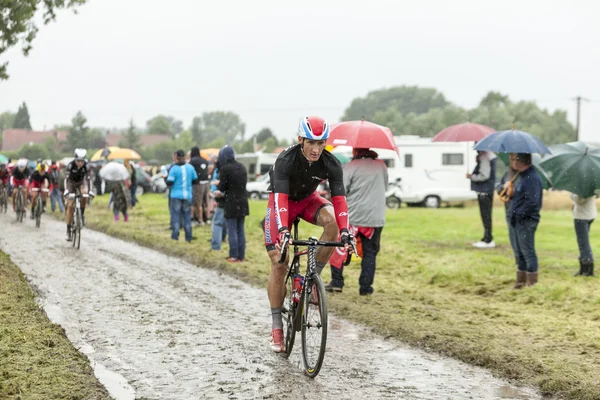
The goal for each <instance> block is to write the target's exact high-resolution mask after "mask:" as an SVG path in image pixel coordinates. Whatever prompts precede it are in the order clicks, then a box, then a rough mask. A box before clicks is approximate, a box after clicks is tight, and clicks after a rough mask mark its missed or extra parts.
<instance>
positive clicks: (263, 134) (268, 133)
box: [256, 128, 277, 144]
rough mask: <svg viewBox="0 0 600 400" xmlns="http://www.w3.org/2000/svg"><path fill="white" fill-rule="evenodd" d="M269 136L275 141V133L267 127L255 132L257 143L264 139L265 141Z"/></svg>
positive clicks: (262, 141)
mask: <svg viewBox="0 0 600 400" xmlns="http://www.w3.org/2000/svg"><path fill="white" fill-rule="evenodd" d="M270 138H274V139H275V142H277V138H275V135H273V132H272V131H271V130H270V129H269V128H262V129H261V130H260V131H259V132H258V133H257V134H256V142H257V143H261V144H262V143H264V142H265V141H267V139H270Z"/></svg>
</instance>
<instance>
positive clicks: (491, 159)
mask: <svg viewBox="0 0 600 400" xmlns="http://www.w3.org/2000/svg"><path fill="white" fill-rule="evenodd" d="M476 161H477V164H476V165H475V169H474V170H473V173H472V174H467V179H470V180H471V190H473V191H474V192H476V193H477V200H478V202H479V213H480V214H481V221H482V222H483V229H484V234H483V238H482V239H481V240H480V241H479V242H477V243H473V247H477V248H480V249H486V248H493V247H496V244H495V243H494V237H493V236H492V206H493V205H494V186H495V183H496V155H495V154H494V153H492V152H489V151H478V152H477V159H476Z"/></svg>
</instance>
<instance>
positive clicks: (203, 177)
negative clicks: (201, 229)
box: [190, 146, 210, 225]
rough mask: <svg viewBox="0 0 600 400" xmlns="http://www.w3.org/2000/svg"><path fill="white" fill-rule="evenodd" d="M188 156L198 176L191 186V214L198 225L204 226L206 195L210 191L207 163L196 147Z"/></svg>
mask: <svg viewBox="0 0 600 400" xmlns="http://www.w3.org/2000/svg"><path fill="white" fill-rule="evenodd" d="M190 156H191V158H190V164H191V165H192V166H193V167H194V169H195V170H196V174H197V175H198V179H197V180H196V181H195V182H193V184H192V191H193V200H192V203H193V204H192V214H193V215H194V216H195V218H196V221H197V223H198V224H199V225H204V224H205V223H206V221H207V220H208V193H209V191H210V185H209V179H208V161H207V160H206V159H204V158H202V156H200V149H199V148H198V147H196V146H194V147H192V149H191V150H190Z"/></svg>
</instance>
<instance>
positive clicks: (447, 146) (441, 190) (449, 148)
mask: <svg viewBox="0 0 600 400" xmlns="http://www.w3.org/2000/svg"><path fill="white" fill-rule="evenodd" d="M394 139H395V141H396V145H397V146H398V153H399V154H396V153H395V152H394V151H392V150H380V149H374V151H376V152H377V153H378V154H379V158H380V159H382V160H383V161H384V162H385V163H386V165H387V166H388V174H389V180H390V182H396V181H397V179H398V178H400V181H399V189H396V190H395V196H396V197H398V198H399V200H400V201H401V202H404V203H408V204H423V205H425V206H426V207H430V208H437V207H439V206H440V204H441V203H442V202H454V201H457V202H460V201H467V200H475V199H477V194H476V193H475V192H473V191H472V190H471V181H470V180H469V179H467V177H466V174H467V172H469V173H470V172H472V170H473V168H474V167H475V157H476V155H477V152H476V151H475V150H473V143H472V142H469V143H451V142H432V141H431V138H422V137H419V136H395V137H394ZM340 147H341V146H340ZM338 151H339V152H343V153H348V152H350V151H351V149H349V148H347V147H346V148H336V149H334V152H338Z"/></svg>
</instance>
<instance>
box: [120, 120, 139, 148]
mask: <svg viewBox="0 0 600 400" xmlns="http://www.w3.org/2000/svg"><path fill="white" fill-rule="evenodd" d="M136 130H137V129H136V127H135V124H134V123H133V118H132V119H131V120H130V121H129V128H128V129H127V133H125V136H124V137H123V147H126V148H129V149H133V150H137V149H139V147H140V135H139V134H138V133H137V131H136Z"/></svg>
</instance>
